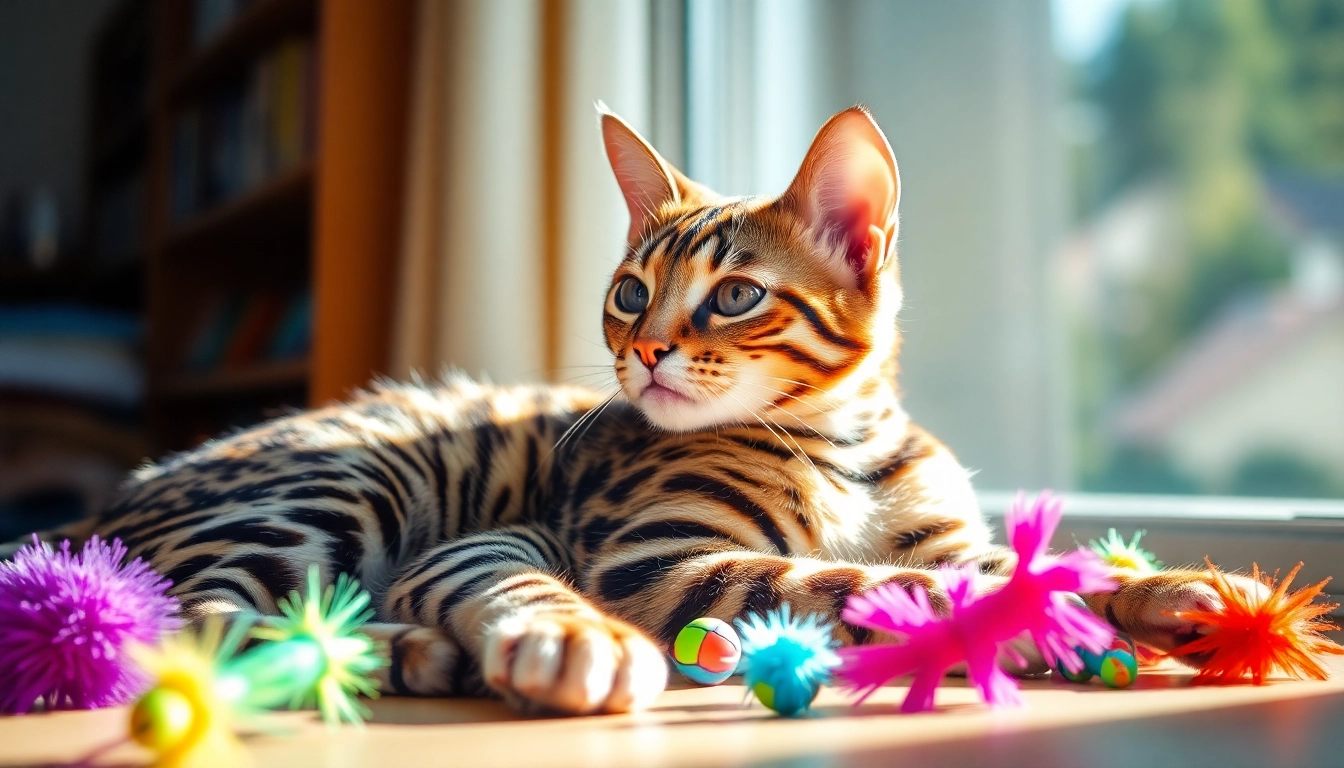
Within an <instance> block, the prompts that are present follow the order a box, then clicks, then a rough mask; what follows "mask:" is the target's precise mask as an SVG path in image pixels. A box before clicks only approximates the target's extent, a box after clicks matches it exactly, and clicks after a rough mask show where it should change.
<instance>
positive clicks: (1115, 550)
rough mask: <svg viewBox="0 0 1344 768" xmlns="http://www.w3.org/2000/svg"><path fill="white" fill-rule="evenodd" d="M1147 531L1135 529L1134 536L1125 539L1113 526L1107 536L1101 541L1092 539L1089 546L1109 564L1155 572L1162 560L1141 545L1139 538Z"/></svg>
mask: <svg viewBox="0 0 1344 768" xmlns="http://www.w3.org/2000/svg"><path fill="white" fill-rule="evenodd" d="M1145 533H1147V531H1135V532H1134V538H1133V539H1131V540H1130V541H1125V540H1124V539H1122V538H1121V537H1120V534H1118V533H1116V532H1115V529H1114V528H1112V529H1110V531H1108V532H1107V534H1106V538H1104V539H1102V540H1100V541H1098V540H1096V539H1092V540H1091V541H1089V542H1088V546H1090V547H1091V548H1092V551H1093V552H1096V553H1097V556H1098V557H1100V558H1101V559H1102V561H1103V562H1105V563H1106V564H1107V565H1111V566H1115V567H1116V568H1128V569H1129V570H1131V571H1138V572H1139V573H1153V572H1156V571H1158V570H1161V568H1162V561H1161V560H1158V559H1157V558H1156V557H1154V556H1153V553H1152V552H1149V551H1148V550H1146V549H1144V548H1143V547H1140V546H1139V539H1142V538H1143V535H1144V534H1145Z"/></svg>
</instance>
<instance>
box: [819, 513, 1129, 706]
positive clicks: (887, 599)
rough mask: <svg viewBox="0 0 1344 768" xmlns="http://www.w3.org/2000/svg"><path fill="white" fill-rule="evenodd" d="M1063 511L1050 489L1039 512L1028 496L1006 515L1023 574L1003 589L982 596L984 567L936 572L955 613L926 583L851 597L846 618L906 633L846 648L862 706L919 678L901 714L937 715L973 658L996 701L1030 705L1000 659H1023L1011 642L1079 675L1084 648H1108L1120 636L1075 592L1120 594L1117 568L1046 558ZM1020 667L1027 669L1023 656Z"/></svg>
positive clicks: (1086, 555)
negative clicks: (960, 666)
mask: <svg viewBox="0 0 1344 768" xmlns="http://www.w3.org/2000/svg"><path fill="white" fill-rule="evenodd" d="M1061 515H1062V504H1061V503H1060V502H1059V501H1058V500H1056V499H1054V498H1052V497H1051V496H1050V494H1049V493H1042V494H1041V495H1040V497H1038V498H1037V500H1036V502H1035V503H1034V504H1033V505H1031V506H1030V507H1028V506H1027V503H1026V497H1025V496H1024V495H1023V494H1021V493H1019V494H1018V496H1017V499H1016V500H1015V501H1014V503H1013V505H1012V506H1011V507H1010V508H1009V510H1008V512H1007V515H1006V516H1005V517H1006V519H1005V525H1006V527H1007V530H1008V538H1009V542H1010V543H1011V545H1012V548H1013V550H1014V551H1016V552H1017V556H1018V564H1017V568H1015V569H1014V571H1013V575H1012V576H1011V577H1010V578H1009V579H1008V581H1007V583H1005V584H1004V585H1003V586H1002V587H1001V588H999V589H997V590H995V591H992V592H988V593H979V592H977V589H976V586H977V580H978V578H979V574H978V572H977V571H976V569H975V567H974V566H972V565H968V566H964V567H961V568H953V567H944V568H942V569H940V570H939V571H937V572H936V574H935V575H936V578H937V579H938V580H939V581H940V582H941V584H942V586H943V587H944V589H945V590H946V594H947V599H948V603H949V608H950V611H949V612H948V613H947V614H946V615H945V616H939V615H938V612H935V611H934V609H933V606H932V605H931V604H930V601H929V596H928V593H927V592H926V591H925V590H924V588H923V587H921V586H919V585H916V586H914V587H913V588H912V589H911V591H910V592H906V591H905V589H903V588H902V587H901V586H900V585H897V584H884V585H881V586H879V587H877V588H875V589H874V590H872V591H870V592H868V593H865V594H863V595H855V596H853V597H851V598H850V599H849V602H848V605H847V606H846V608H845V611H844V614H843V616H844V619H845V621H848V622H850V623H851V624H857V625H859V626H863V627H867V628H869V629H874V630H877V631H880V632H886V633H894V634H898V635H903V636H904V637H905V641H904V642H903V643H901V644H897V645H870V646H857V647H850V648H842V649H840V652H839V653H840V658H841V659H842V662H843V663H842V665H841V667H840V670H839V677H840V678H841V679H842V680H843V681H844V683H845V684H846V686H847V687H848V688H849V689H850V690H852V691H853V692H855V693H857V694H859V698H858V701H859V702H862V701H863V700H864V699H866V698H867V697H868V696H870V695H872V693H873V692H874V691H876V690H877V689H878V688H879V687H881V686H882V685H883V684H885V683H886V682H887V681H889V680H892V679H893V678H896V677H900V676H902V675H913V676H914V679H913V680H912V681H911V685H910V691H909V693H908V694H906V697H905V701H904V702H903V703H902V704H901V711H903V712H924V711H928V710H931V709H933V698H934V691H935V690H936V689H937V687H938V683H939V681H940V680H942V677H943V675H944V674H945V673H946V672H947V671H948V669H950V668H951V667H952V666H953V665H954V664H957V663H958V662H962V661H965V662H966V668H967V676H968V677H969V679H970V681H971V682H972V684H973V685H974V686H975V687H976V689H977V690H979V692H980V695H981V697H982V698H983V699H984V700H985V702H986V703H987V704H989V705H991V706H1000V705H1021V704H1022V697H1021V693H1020V691H1019V690H1018V687H1017V684H1016V683H1014V682H1013V680H1012V678H1011V677H1009V676H1008V674H1007V673H1006V672H1004V671H1003V670H1002V669H1001V668H1000V667H999V664H998V661H997V657H998V656H999V654H1000V653H1006V654H1007V655H1008V656H1009V657H1010V658H1011V657H1012V656H1013V655H1015V652H1014V651H1013V650H1012V649H1011V647H1010V646H1009V645H1008V643H1009V641H1011V640H1012V639H1013V638H1015V637H1017V636H1018V635H1021V634H1023V633H1027V634H1030V635H1031V637H1032V639H1033V640H1034V641H1035V642H1036V645H1037V647H1038V648H1040V650H1041V652H1042V653H1045V654H1047V656H1046V658H1051V657H1053V658H1057V659H1059V660H1060V663H1061V664H1063V665H1064V666H1065V668H1066V669H1068V670H1071V671H1075V672H1076V671H1078V670H1080V669H1082V668H1083V660H1082V658H1081V657H1080V656H1079V654H1078V652H1077V651H1076V650H1075V646H1081V647H1082V648H1085V649H1087V650H1090V651H1092V652H1094V653H1099V652H1101V651H1102V650H1104V649H1105V647H1106V644H1107V643H1109V642H1110V640H1111V638H1112V637H1114V634H1115V632H1114V630H1112V629H1111V628H1110V627H1109V626H1107V625H1106V624H1105V623H1103V622H1102V621H1101V620H1100V619H1098V618H1096V617H1095V616H1093V615H1092V614H1091V613H1090V612H1088V611H1087V610H1086V609H1085V608H1081V607H1079V606H1078V605H1076V604H1074V603H1073V602H1072V601H1071V600H1070V599H1069V597H1070V594H1069V593H1072V592H1100V591H1104V590H1109V589H1114V587H1115V582H1114V581H1113V580H1112V579H1111V578H1110V577H1109V576H1108V575H1107V574H1108V571H1109V570H1110V569H1109V568H1108V567H1107V566H1106V565H1105V564H1104V563H1102V562H1101V560H1100V559H1099V558H1098V557H1097V556H1096V554H1095V553H1093V552H1091V551H1089V550H1084V549H1078V550H1075V551H1073V552H1069V553H1067V554H1064V555H1059V556H1055V555H1050V554H1048V553H1047V552H1046V547H1047V546H1048V545H1049V542H1050V537H1051V536H1052V535H1053V534H1054V532H1055V528H1056V527H1057V526H1058V525H1059V520H1060V517H1061ZM1015 661H1017V662H1018V663H1020V664H1023V665H1025V660H1024V659H1022V658H1021V657H1020V655H1019V656H1018V658H1016V659H1015Z"/></svg>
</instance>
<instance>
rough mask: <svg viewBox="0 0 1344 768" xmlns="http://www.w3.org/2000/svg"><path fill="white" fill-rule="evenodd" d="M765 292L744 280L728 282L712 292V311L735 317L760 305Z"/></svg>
mask: <svg viewBox="0 0 1344 768" xmlns="http://www.w3.org/2000/svg"><path fill="white" fill-rule="evenodd" d="M764 296H765V291H763V290H762V289H761V288H760V287H758V286H755V285H752V284H751V283H748V282H747V281H746V280H729V281H728V282H726V283H723V284H721V285H720V286H719V287H718V288H716V289H715V290H714V307H713V309H714V311H715V312H717V313H719V314H720V315H723V316H724V317H737V316H738V315H740V314H742V313H743V312H746V311H747V310H749V309H751V308H752V307H754V306H756V305H757V304H759V303H760V301H761V299H762V298H763V297H764Z"/></svg>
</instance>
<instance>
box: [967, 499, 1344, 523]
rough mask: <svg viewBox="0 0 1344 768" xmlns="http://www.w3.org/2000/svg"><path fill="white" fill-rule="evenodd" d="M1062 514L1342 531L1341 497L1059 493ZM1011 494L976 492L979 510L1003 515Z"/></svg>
mask: <svg viewBox="0 0 1344 768" xmlns="http://www.w3.org/2000/svg"><path fill="white" fill-rule="evenodd" d="M1060 495H1061V496H1062V497H1063V498H1064V514H1065V516H1066V517H1070V518H1089V519H1102V520H1110V521H1113V522H1120V521H1128V520H1144V521H1148V520H1152V519H1161V520H1205V521H1210V522H1213V523H1217V524H1238V523H1255V524H1259V523H1309V524H1313V525H1317V524H1323V525H1326V526H1329V527H1332V528H1335V527H1337V528H1338V529H1339V530H1341V531H1344V499H1280V498H1247V497H1241V496H1158V495H1154V494H1139V493H1133V494H1130V493H1084V492H1078V493H1062V494H1060ZM1014 496H1016V494H1015V493H1011V492H1005V491H981V492H980V494H979V497H980V508H981V509H983V510H985V512H986V513H988V514H990V515H992V516H998V517H1002V516H1003V511H1004V510H1005V509H1007V508H1008V505H1009V504H1010V503H1011V502H1012V500H1013V497H1014Z"/></svg>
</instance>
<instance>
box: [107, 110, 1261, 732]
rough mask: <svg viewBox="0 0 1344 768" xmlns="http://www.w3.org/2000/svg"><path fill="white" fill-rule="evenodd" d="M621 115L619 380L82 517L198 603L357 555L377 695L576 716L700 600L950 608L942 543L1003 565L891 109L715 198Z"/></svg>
mask: <svg viewBox="0 0 1344 768" xmlns="http://www.w3.org/2000/svg"><path fill="white" fill-rule="evenodd" d="M600 124H601V133H602V139H603V142H604V144H605V148H606V152H607V156H608V158H609V160H610V162H611V166H612V168H613V170H614V171H615V176H616V181H617V182H618V184H619V186H620V189H621V191H622V193H623V194H624V196H625V201H626V204H627V206H628V208H629V213H630V229H629V248H628V250H627V252H626V254H625V257H624V259H623V260H622V262H621V264H620V266H619V268H617V270H616V273H615V275H614V276H613V278H612V280H611V287H610V290H609V291H608V293H607V297H606V305H605V307H604V311H603V315H602V325H603V329H604V331H605V335H606V342H607V346H608V347H609V348H610V350H611V353H612V355H613V356H614V368H615V374H616V377H617V379H618V380H619V382H620V392H621V394H622V395H623V397H622V398H620V399H613V400H604V399H603V398H601V397H599V396H598V395H597V394H594V393H593V392H590V391H587V390H584V389H580V388H577V387H571V386H552V385H533V386H507V387H505V386H487V385H482V384H477V383H474V382H472V381H469V380H467V379H466V378H463V377H456V376H454V377H449V378H448V379H447V380H446V381H444V382H442V383H437V384H433V385H426V384H422V383H419V382H416V383H412V384H392V383H382V384H378V385H376V386H374V387H373V389H372V391H370V392H366V393H363V394H361V395H359V396H357V397H355V398H354V399H353V400H351V401H350V402H348V403H344V404H338V405H331V406H328V407H325V408H320V409H318V410H314V411H310V412H307V413H301V414H298V415H293V416H287V417H284V418H280V419H277V420H275V421H271V422H269V423H266V424H263V425H261V426H258V427H256V428H253V429H249V430H247V431H244V432H241V433H239V434H235V435H232V436H229V437H225V438H222V439H219V440H216V441H213V442H209V443H206V444H205V445H202V446H201V447H199V448H197V449H195V450H193V451H190V452H188V453H184V454H181V455H177V456H173V457H170V458H168V459H165V460H164V461H162V462H160V463H158V464H154V465H151V466H147V467H145V468H143V469H141V470H139V471H137V472H135V473H134V474H133V475H132V476H131V478H130V480H129V481H128V483H127V484H126V486H125V487H124V489H123V490H122V491H121V492H120V494H119V497H118V498H117V500H116V501H115V503H114V504H113V505H112V506H111V508H109V509H108V510H106V511H105V512H104V513H103V514H102V515H101V516H100V517H99V518H98V519H97V520H96V521H95V524H94V525H93V526H92V528H89V527H88V526H86V530H83V531H81V534H82V535H87V534H88V533H90V532H96V533H98V534H99V535H101V536H103V537H104V538H113V537H115V538H120V539H122V540H123V541H124V542H126V544H127V546H128V547H129V548H130V552H131V554H132V555H135V556H140V557H144V558H147V559H148V560H149V562H151V563H152V564H153V565H154V567H155V568H157V569H158V570H159V571H161V572H162V573H164V574H166V575H167V577H168V578H170V579H171V580H172V581H173V584H174V586H173V588H172V591H173V593H174V594H175V595H177V596H178V597H179V598H180V599H181V601H182V605H183V608H184V611H185V613H186V615H187V617H188V618H190V619H197V620H198V619H200V618H202V617H204V616H207V615H210V614H217V613H228V612H234V611H239V610H243V609H255V610H257V611H261V612H263V613H269V612H273V611H275V609H276V599H277V598H279V597H281V596H282V595H285V594H286V593H288V592H289V591H290V590H293V589H295V588H297V587H298V586H299V583H300V578H301V576H302V575H303V573H304V572H305V569H306V568H307V566H308V564H309V563H313V562H317V563H320V564H321V565H322V567H323V568H324V570H325V573H326V574H327V575H328V576H330V575H332V574H335V573H337V572H349V573H352V574H354V575H356V576H358V577H359V578H360V579H361V580H362V581H363V582H364V584H365V585H367V586H368V587H369V588H370V589H371V590H372V592H373V594H374V597H375V604H376V605H377V606H379V616H378V620H379V621H380V622H382V623H379V624H375V625H373V626H371V627H370V632H371V633H372V634H374V635H375V636H376V637H377V638H378V639H381V640H383V641H384V642H385V643H386V644H387V647H388V649H389V653H390V657H391V662H392V663H391V666H390V667H389V668H388V669H387V670H386V671H385V672H384V673H383V677H382V679H381V680H380V681H379V683H380V686H381V688H382V690H383V691H384V692H387V693H393V694H420V695H478V694H485V693H489V692H494V693H496V694H500V695H504V696H505V697H507V698H509V699H510V700H511V701H513V702H515V703H516V704H518V705H519V706H525V707H531V708H541V709H549V710H553V711H560V712H570V713H588V712H619V711H625V710H630V709H634V708H638V707H642V706H645V705H647V704H649V702H651V701H652V700H653V699H654V697H655V696H656V695H657V694H658V693H659V692H660V691H661V690H662V689H663V686H664V684H665V682H666V676H667V668H666V664H665V662H664V659H663V654H662V652H661V650H660V648H661V647H664V646H665V644H666V643H667V642H668V640H669V639H670V638H671V637H672V636H673V635H674V634H675V633H676V631H677V630H678V629H679V628H680V627H681V626H682V625H683V624H685V623H686V622H688V621H690V620H691V619H694V618H696V617H698V616H715V617H718V618H721V619H725V620H732V619H734V618H736V617H739V616H742V615H744V614H745V613H748V612H760V611H765V610H767V609H771V608H774V607H776V606H779V605H780V604H781V603H785V602H787V603H789V604H791V605H792V606H793V608H794V609H795V611H796V612H799V613H809V612H811V613H821V614H824V615H826V616H827V617H829V618H830V619H831V620H832V621H834V622H835V623H836V626H837V632H838V634H839V636H840V637H841V639H842V640H843V641H844V642H847V643H862V642H865V641H867V640H869V639H870V637H869V635H868V634H867V632H865V631H864V630H862V629H860V628H857V627H853V626H849V625H846V624H844V623H843V622H841V621H840V619H839V614H840V609H841V607H842V605H843V604H844V602H845V600H846V598H848V597H849V596H850V595H853V594H855V593H858V592H862V591H863V590H866V589H869V588H871V587H873V586H875V585H877V584H881V583H884V582H897V583H899V584H901V585H902V586H904V587H909V586H911V585H915V584H919V585H921V586H923V587H924V588H925V589H927V590H929V591H930V593H931V595H932V599H933V600H934V601H935V602H937V601H939V599H940V593H939V592H938V587H937V585H936V583H935V582H934V581H933V580H932V579H931V578H930V576H929V571H928V570H927V569H928V568H929V567H931V566H936V565H938V564H942V563H962V562H968V561H971V562H978V563H979V565H980V567H981V569H982V570H983V571H984V572H985V573H987V574H989V577H988V578H987V582H988V583H989V584H991V585H992V584H993V583H994V579H995V576H996V575H998V576H1001V575H1002V574H1004V573H1006V572H1007V571H1008V570H1010V569H1011V568H1012V565H1013V563H1012V561H1011V559H1010V556H1008V555H1007V554H1006V553H1005V551H1004V550H1001V549H999V548H997V547H995V546H994V545H993V544H991V541H990V532H989V529H988V528H987V527H986V524H985V522H984V520H983V519H982V518H981V515H980V511H979V509H978V508H977V505H976V497H975V495H974V494H973V493H972V490H971V484H970V482H969V475H968V473H967V471H966V470H965V469H964V468H962V466H961V465H960V464H959V463H958V462H957V460H956V458H954V457H953V455H952V453H951V452H950V451H949V450H948V449H947V448H946V447H944V446H943V445H942V444H941V443H939V442H938V441H937V440H936V439H935V438H933V437H932V436H931V435H930V434H929V433H927V432H925V431H924V430H923V429H920V428H919V427H917V426H915V424H913V423H912V422H911V421H910V420H909V419H908V418H907V416H906V413H905V411H904V410H902V408H901V402H900V397H899V390H898V387H897V381H896V374H897V350H898V348H899V346H900V340H901V337H900V333H899V331H898V328H897V312H898V311H899V310H900V308H901V301H902V293H901V283H900V267H899V264H898V262H897V258H896V248H895V243H896V239H897V214H896V209H897V198H898V196H899V189H900V186H899V180H898V175H897V169H896V162H895V160H894V159H893V156H892V152H891V148H890V147H889V146H888V144H887V140H886V138H885V137H884V136H883V135H882V132H881V131H880V130H879V128H878V127H877V125H876V123H875V122H874V121H873V119H872V118H871V116H870V115H869V114H868V113H867V112H866V111H865V110H863V109H861V108H854V109H849V110H846V111H844V112H841V113H840V114H838V115H836V116H835V117H833V118H832V119H831V120H830V121H829V122H827V123H826V125H825V126H824V127H823V128H822V129H821V131H820V132H819V133H818V135H817V137H816V139H815V141H814V142H813V144H812V147H811V149H810V150H809V151H808V153H807V156H806V159H805V160H804V161H803V165H802V168H801V170H800V171H799V172H798V174H797V177H796V178H795V179H794V181H793V182H792V184H791V186H790V187H789V188H788V190H787V191H785V192H784V194H783V195H781V196H779V197H774V198H739V199H730V198H725V197H721V196H719V195H717V194H715V193H714V192H711V191H710V190H708V189H706V188H705V187H703V186H700V185H698V184H696V183H694V182H692V181H690V180H689V179H687V178H686V177H685V176H683V175H682V174H681V173H679V172H678V171H677V170H676V169H674V168H673V167H672V166H671V165H669V164H668V163H667V162H666V161H665V160H663V159H662V158H661V157H660V156H659V155H658V153H657V152H655V151H654V149H653V148H652V147H651V146H649V144H648V143H647V142H645V141H644V139H642V138H641V137H640V136H639V134H637V133H636V132H635V131H634V130H632V129H631V128H630V127H629V126H628V125H626V123H624V122H623V121H622V120H621V119H620V118H618V117H617V116H615V115H613V114H610V113H608V112H606V111H605V110H602V111H601V116H600ZM1122 582H1123V583H1122V585H1121V586H1120V588H1119V590H1118V591H1117V592H1115V593H1114V594H1112V595H1091V596H1087V600H1088V602H1089V605H1090V606H1091V607H1092V609H1093V610H1095V611H1097V612H1098V613H1099V614H1100V615H1102V616H1104V617H1106V618H1107V619H1109V620H1110V621H1111V622H1112V623H1113V624H1115V625H1116V626H1117V627H1119V628H1120V629H1123V630H1124V631H1126V632H1129V633H1130V634H1131V635H1133V636H1134V637H1135V638H1136V639H1137V640H1138V641H1140V642H1142V643H1145V644H1147V645H1150V646H1153V647H1156V648H1158V649H1171V648H1173V647H1175V646H1176V645H1177V644H1179V643H1181V642H1183V641H1184V640H1186V639H1189V638H1190V637H1191V636H1192V635H1193V633H1195V632H1198V631H1199V629H1200V628H1199V627H1196V626H1192V625H1190V624H1188V623H1186V622H1183V621H1181V620H1180V619H1178V618H1176V617H1172V616H1169V615H1166V614H1164V612H1165V611H1171V610H1181V609H1185V608H1193V607H1211V606H1213V605H1215V604H1216V601H1217V598H1216V596H1215V595H1214V593H1213V591H1212V589H1211V588H1210V587H1209V586H1208V584H1207V578H1206V576H1205V574H1203V573H1200V572H1193V571H1167V572H1164V573H1161V574H1158V575H1152V576H1126V577H1123V578H1122ZM1246 588H1250V584H1249V582H1248V583H1247V587H1246ZM1191 661H1192V663H1195V662H1198V660H1197V659H1196V660H1191Z"/></svg>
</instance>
